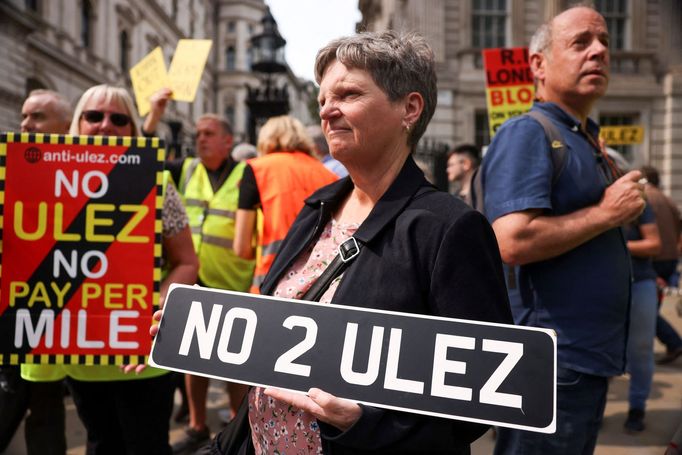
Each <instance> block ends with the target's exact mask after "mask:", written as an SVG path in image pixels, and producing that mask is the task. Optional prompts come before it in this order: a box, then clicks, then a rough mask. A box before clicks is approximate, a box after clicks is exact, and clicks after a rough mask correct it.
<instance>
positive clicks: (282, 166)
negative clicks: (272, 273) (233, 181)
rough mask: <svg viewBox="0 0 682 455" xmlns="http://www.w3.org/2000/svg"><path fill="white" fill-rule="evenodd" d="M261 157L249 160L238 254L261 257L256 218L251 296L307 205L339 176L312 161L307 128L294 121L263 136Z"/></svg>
mask: <svg viewBox="0 0 682 455" xmlns="http://www.w3.org/2000/svg"><path fill="white" fill-rule="evenodd" d="M257 148H258V152H259V153H260V157H259V158H255V159H252V160H249V161H248V164H247V165H246V169H245V170H244V176H243V177H242V181H241V183H240V185H239V209H238V210H237V222H236V227H235V232H236V234H235V239H234V251H235V252H236V253H237V255H238V256H239V257H241V258H243V259H252V258H253V257H254V256H255V248H254V242H253V238H254V233H256V215H257V211H258V210H261V211H262V214H263V219H262V222H261V223H260V226H259V227H258V232H257V234H258V241H257V244H258V248H259V249H260V251H259V254H258V257H257V259H256V270H255V272H254V274H253V284H252V285H251V292H252V293H258V289H259V288H260V285H261V283H262V282H263V279H264V278H265V275H266V274H267V273H268V270H270V266H271V265H272V262H273V260H274V259H275V256H276V255H277V251H278V249H279V246H280V245H281V243H282V240H283V239H284V236H286V234H287V232H288V231H289V228H290V227H291V225H292V223H293V222H294V219H296V215H298V212H299V211H300V210H301V208H303V201H304V200H305V198H306V197H308V196H310V195H311V194H312V193H313V192H314V191H315V190H317V189H319V188H320V187H322V186H324V185H327V184H329V183H331V182H333V181H335V180H336V179H337V176H336V175H335V174H334V173H333V172H331V171H330V170H328V169H327V168H326V167H325V166H323V165H322V164H321V163H320V161H318V160H317V159H316V158H313V156H312V150H313V144H312V140H311V139H310V137H309V136H308V135H307V134H306V132H305V129H304V127H303V124H301V122H299V121H298V120H296V119H295V118H293V117H290V116H288V115H281V116H278V117H272V118H270V119H269V120H268V121H267V122H265V124H264V125H263V126H262V127H261V129H260V132H259V134H258V144H257Z"/></svg>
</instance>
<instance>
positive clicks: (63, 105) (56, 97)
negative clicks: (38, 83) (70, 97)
mask: <svg viewBox="0 0 682 455" xmlns="http://www.w3.org/2000/svg"><path fill="white" fill-rule="evenodd" d="M34 96H49V97H51V98H52V99H53V103H54V104H53V106H54V111H55V113H56V114H57V115H58V116H59V120H60V121H63V122H65V123H69V121H70V120H71V103H69V102H68V101H67V100H66V98H64V96H62V95H61V94H60V93H58V92H55V91H54V90H47V89H43V88H40V89H36V90H31V92H30V93H29V94H28V96H27V97H26V99H29V98H32V97H34Z"/></svg>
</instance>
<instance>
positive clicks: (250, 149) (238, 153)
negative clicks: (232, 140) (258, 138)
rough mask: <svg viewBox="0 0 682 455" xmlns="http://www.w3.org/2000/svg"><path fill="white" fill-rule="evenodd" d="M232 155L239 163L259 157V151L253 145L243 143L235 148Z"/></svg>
mask: <svg viewBox="0 0 682 455" xmlns="http://www.w3.org/2000/svg"><path fill="white" fill-rule="evenodd" d="M231 155H232V159H233V160H235V161H236V162H237V163H239V162H241V161H246V160H250V159H251V158H255V157H257V156H258V150H256V146H255V145H251V144H249V143H248V142H242V143H240V144H237V145H235V146H234V148H233V149H232V153H231Z"/></svg>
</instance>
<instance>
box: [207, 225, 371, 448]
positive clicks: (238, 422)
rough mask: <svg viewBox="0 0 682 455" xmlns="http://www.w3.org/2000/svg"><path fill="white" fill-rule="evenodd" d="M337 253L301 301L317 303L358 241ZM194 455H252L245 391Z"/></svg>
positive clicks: (357, 250)
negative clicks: (222, 425)
mask: <svg viewBox="0 0 682 455" xmlns="http://www.w3.org/2000/svg"><path fill="white" fill-rule="evenodd" d="M338 251H339V254H337V255H336V257H335V258H334V260H333V261H332V262H330V263H329V265H328V266H327V268H326V269H325V270H324V272H322V274H321V275H320V277H319V278H318V279H317V280H315V283H313V285H312V286H311V287H310V289H308V291H307V292H306V293H305V295H304V296H303V297H302V298H301V300H308V301H312V302H317V301H318V300H320V298H321V297H322V295H323V294H324V293H325V291H326V290H327V289H328V288H329V285H330V284H331V283H332V281H333V280H334V278H336V277H338V276H339V275H341V274H342V273H343V272H344V270H346V269H347V268H348V266H349V265H350V263H351V262H353V260H354V259H355V258H356V257H357V256H358V254H360V244H359V243H358V242H357V241H356V240H355V238H354V237H349V238H348V239H346V240H344V241H343V242H342V243H341V244H340V245H339V248H338ZM197 455H255V449H254V447H253V441H252V439H251V427H250V425H249V394H248V393H247V394H246V396H245V397H244V399H243V400H242V404H241V405H240V406H239V410H238V411H237V414H236V415H235V416H234V418H233V419H232V420H230V422H229V423H228V424H227V426H226V427H225V429H224V430H223V431H221V432H220V433H218V434H217V435H216V437H215V438H213V441H212V442H211V444H210V445H209V446H206V448H205V449H203V450H201V451H199V452H197Z"/></svg>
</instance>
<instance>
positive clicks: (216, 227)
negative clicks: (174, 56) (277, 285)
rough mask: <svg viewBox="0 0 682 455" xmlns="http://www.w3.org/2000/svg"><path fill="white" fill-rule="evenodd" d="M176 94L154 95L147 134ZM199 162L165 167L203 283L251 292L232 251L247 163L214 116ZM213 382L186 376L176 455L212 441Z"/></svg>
mask: <svg viewBox="0 0 682 455" xmlns="http://www.w3.org/2000/svg"><path fill="white" fill-rule="evenodd" d="M170 95H171V92H170V90H168V89H162V90H161V91H159V92H157V93H156V94H155V95H154V96H152V99H151V100H150V101H151V105H152V110H151V112H150V115H149V116H148V117H147V118H146V119H145V124H144V131H145V132H152V131H154V130H155V129H156V125H157V123H158V121H159V119H160V117H161V115H162V114H163V111H164V110H165V106H166V104H167V101H168V99H169V98H170ZM195 145H196V154H197V156H196V157H195V158H184V159H180V160H175V161H171V162H167V163H166V170H167V171H168V172H170V174H171V177H172V178H173V181H174V182H175V184H176V187H177V188H178V191H179V192H180V195H181V196H182V198H183V201H184V203H185V207H186V209H187V216H188V217H189V224H190V227H191V229H192V238H193V241H194V248H195V250H196V253H197V256H198V257H199V283H198V284H199V285H201V286H207V287H211V288H218V289H228V290H232V291H242V292H248V290H249V286H250V284H251V280H252V277H253V268H254V261H252V260H244V259H241V258H239V257H238V256H237V255H236V254H235V253H234V250H233V249H232V241H233V239H234V218H235V212H236V211H237V202H238V197H239V189H238V184H239V181H240V180H241V177H242V173H243V172H244V164H243V163H236V162H235V161H234V160H233V159H232V158H231V157H230V150H231V148H232V128H231V126H230V124H229V122H228V121H227V120H226V119H225V118H223V117H220V116H218V115H215V114H204V115H202V116H201V117H199V119H198V120H197V123H196V144H195ZM208 382H209V380H208V378H204V377H200V376H193V375H185V385H186V388H187V397H188V402H189V426H188V427H187V429H186V437H185V438H184V439H182V440H180V441H178V442H176V443H175V444H173V453H174V454H184V453H194V452H195V451H196V449H197V448H199V447H200V446H202V445H203V444H204V443H206V442H208V441H209V436H210V432H209V429H208V427H207V425H206V395H207V390H208ZM228 391H229V395H230V406H231V408H232V409H233V411H234V410H236V409H237V408H238V407H239V405H240V403H241V401H242V398H243V396H244V394H245V393H246V391H247V386H244V385H241V384H231V383H230V384H228Z"/></svg>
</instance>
